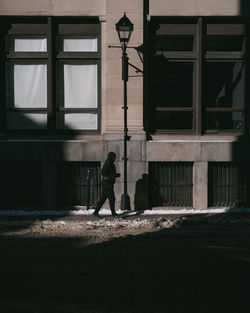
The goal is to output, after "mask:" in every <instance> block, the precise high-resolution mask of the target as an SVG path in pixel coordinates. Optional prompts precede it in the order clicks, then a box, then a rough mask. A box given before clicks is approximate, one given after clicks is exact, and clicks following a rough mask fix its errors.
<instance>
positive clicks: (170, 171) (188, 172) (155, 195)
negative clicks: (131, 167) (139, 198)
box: [149, 162, 193, 207]
mask: <svg viewBox="0 0 250 313" xmlns="http://www.w3.org/2000/svg"><path fill="white" fill-rule="evenodd" d="M149 177H150V195H151V205H152V206H187V207H191V206H192V202H193V163H191V162H150V163H149Z"/></svg>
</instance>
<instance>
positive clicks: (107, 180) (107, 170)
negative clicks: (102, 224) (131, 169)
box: [92, 152, 121, 217]
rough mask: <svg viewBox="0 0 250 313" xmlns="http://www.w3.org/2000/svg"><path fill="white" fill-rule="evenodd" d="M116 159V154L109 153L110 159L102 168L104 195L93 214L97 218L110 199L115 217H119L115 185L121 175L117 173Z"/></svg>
mask: <svg viewBox="0 0 250 313" xmlns="http://www.w3.org/2000/svg"><path fill="white" fill-rule="evenodd" d="M115 159H116V154H115V153H114V152H109V154H108V158H107V160H106V161H105V163H104V165H103V167H102V171H101V174H102V194H101V198H100V200H99V201H98V203H97V205H96V208H95V211H94V213H92V214H93V215H94V216H95V217H100V215H99V211H100V209H101V207H102V205H103V204H104V202H105V201H106V200H107V199H108V200H109V206H110V210H111V213H112V216H113V217H117V216H118V215H117V214H116V212H115V193H114V184H115V180H116V177H120V176H121V174H117V173H116V167H115V164H114V162H115Z"/></svg>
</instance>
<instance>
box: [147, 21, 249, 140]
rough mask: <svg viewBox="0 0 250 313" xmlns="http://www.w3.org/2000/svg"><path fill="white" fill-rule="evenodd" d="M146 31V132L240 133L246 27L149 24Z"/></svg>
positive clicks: (208, 23)
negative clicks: (147, 41) (147, 120)
mask: <svg viewBox="0 0 250 313" xmlns="http://www.w3.org/2000/svg"><path fill="white" fill-rule="evenodd" d="M149 29H150V31H149V33H150V40H149V47H150V53H149V63H148V64H149V66H148V68H146V73H147V74H148V87H149V88H148V90H149V92H148V93H149V97H148V99H149V100H146V101H149V106H148V107H149V113H150V114H148V116H150V121H149V131H150V132H151V133H154V132H180V131H182V132H196V133H200V134H202V133H219V132H240V133H243V132H244V131H245V129H247V125H246V124H247V117H246V113H247V107H248V106H247V94H246V88H245V85H246V76H247V73H246V71H247V67H246V47H247V44H246V29H247V24H246V23H244V22H242V21H239V20H231V19H230V20H229V19H226V20H225V19H223V18H222V19H214V18H190V19H162V18H153V19H152V21H151V23H150V28H149ZM147 71H148V72H147Z"/></svg>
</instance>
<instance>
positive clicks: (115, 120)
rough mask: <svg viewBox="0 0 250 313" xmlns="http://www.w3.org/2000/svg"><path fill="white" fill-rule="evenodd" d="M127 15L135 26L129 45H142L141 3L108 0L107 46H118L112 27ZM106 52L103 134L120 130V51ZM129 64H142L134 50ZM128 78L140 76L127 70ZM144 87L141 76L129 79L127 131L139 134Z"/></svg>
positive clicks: (121, 85) (115, 33) (121, 128)
mask: <svg viewBox="0 0 250 313" xmlns="http://www.w3.org/2000/svg"><path fill="white" fill-rule="evenodd" d="M124 12H126V14H127V16H128V18H129V19H130V20H131V22H132V23H133V24H134V32H133V33H132V36H131V39H130V42H129V45H130V46H139V45H141V44H142V42H143V0H127V1H117V0H107V46H108V45H116V46H117V45H119V44H120V42H119V39H118V35H117V32H116V30H115V24H116V23H117V22H118V21H119V19H120V18H121V17H122V16H123V13H124ZM106 51H107V68H106V73H107V103H106V128H105V129H104V130H103V131H104V132H108V133H114V132H120V133H121V132H122V131H123V110H122V106H123V81H122V79H121V67H122V63H121V49H116V48H108V47H106ZM127 53H128V57H129V62H131V63H132V64H134V65H135V66H137V67H139V68H142V64H141V62H140V59H139V57H138V55H137V52H136V51H135V50H134V49H128V50H127ZM129 75H137V76H138V75H139V74H136V73H135V71H134V70H133V69H132V68H130V69H129ZM142 88H143V85H142V77H130V78H129V81H128V128H129V131H130V132H132V133H134V132H141V131H142V128H143V124H142V122H143V108H142V102H143V90H142Z"/></svg>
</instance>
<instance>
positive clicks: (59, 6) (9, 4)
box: [0, 0, 106, 16]
mask: <svg viewBox="0 0 250 313" xmlns="http://www.w3.org/2000/svg"><path fill="white" fill-rule="evenodd" d="M105 13H106V0H91V1H89V0H0V14H1V15H62V16H64V15H83V16H94V15H95V16H99V15H105Z"/></svg>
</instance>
